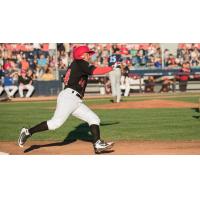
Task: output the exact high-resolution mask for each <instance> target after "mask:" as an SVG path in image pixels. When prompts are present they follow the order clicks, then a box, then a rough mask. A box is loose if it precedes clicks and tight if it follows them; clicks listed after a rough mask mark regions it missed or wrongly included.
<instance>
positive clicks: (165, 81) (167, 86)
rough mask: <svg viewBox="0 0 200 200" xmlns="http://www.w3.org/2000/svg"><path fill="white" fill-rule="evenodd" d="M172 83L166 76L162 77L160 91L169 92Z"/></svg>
mask: <svg viewBox="0 0 200 200" xmlns="http://www.w3.org/2000/svg"><path fill="white" fill-rule="evenodd" d="M172 84H173V81H171V80H170V79H169V78H167V77H163V81H162V88H161V89H160V92H169V91H170V90H171V85H172Z"/></svg>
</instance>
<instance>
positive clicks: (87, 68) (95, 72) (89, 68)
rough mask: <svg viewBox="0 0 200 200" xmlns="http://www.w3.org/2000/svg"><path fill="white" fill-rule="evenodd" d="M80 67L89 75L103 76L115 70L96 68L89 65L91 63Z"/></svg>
mask: <svg viewBox="0 0 200 200" xmlns="http://www.w3.org/2000/svg"><path fill="white" fill-rule="evenodd" d="M80 67H81V68H82V70H83V72H84V73H85V74H87V75H102V74H106V73H108V72H110V71H112V69H113V67H95V66H94V65H89V63H83V64H82V65H81V66H80Z"/></svg>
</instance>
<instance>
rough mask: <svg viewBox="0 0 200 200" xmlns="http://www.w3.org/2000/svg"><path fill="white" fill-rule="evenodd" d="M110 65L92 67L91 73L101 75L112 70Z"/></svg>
mask: <svg viewBox="0 0 200 200" xmlns="http://www.w3.org/2000/svg"><path fill="white" fill-rule="evenodd" d="M112 70H113V68H112V67H94V69H93V71H92V75H102V74H106V73H108V72H110V71H112Z"/></svg>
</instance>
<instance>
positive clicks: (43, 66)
mask: <svg viewBox="0 0 200 200" xmlns="http://www.w3.org/2000/svg"><path fill="white" fill-rule="evenodd" d="M37 66H38V68H39V74H40V75H42V74H43V73H44V72H45V70H46V68H47V59H46V58H45V57H44V54H41V55H40V58H39V59H38V60H37Z"/></svg>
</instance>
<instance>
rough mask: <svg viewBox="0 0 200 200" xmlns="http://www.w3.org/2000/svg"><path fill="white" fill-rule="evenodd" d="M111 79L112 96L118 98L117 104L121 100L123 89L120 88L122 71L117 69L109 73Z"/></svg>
mask: <svg viewBox="0 0 200 200" xmlns="http://www.w3.org/2000/svg"><path fill="white" fill-rule="evenodd" d="M109 78H110V82H111V90H112V96H113V97H117V102H120V100H121V88H120V81H121V69H120V68H116V69H114V70H113V71H111V72H110V73H109Z"/></svg>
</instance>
